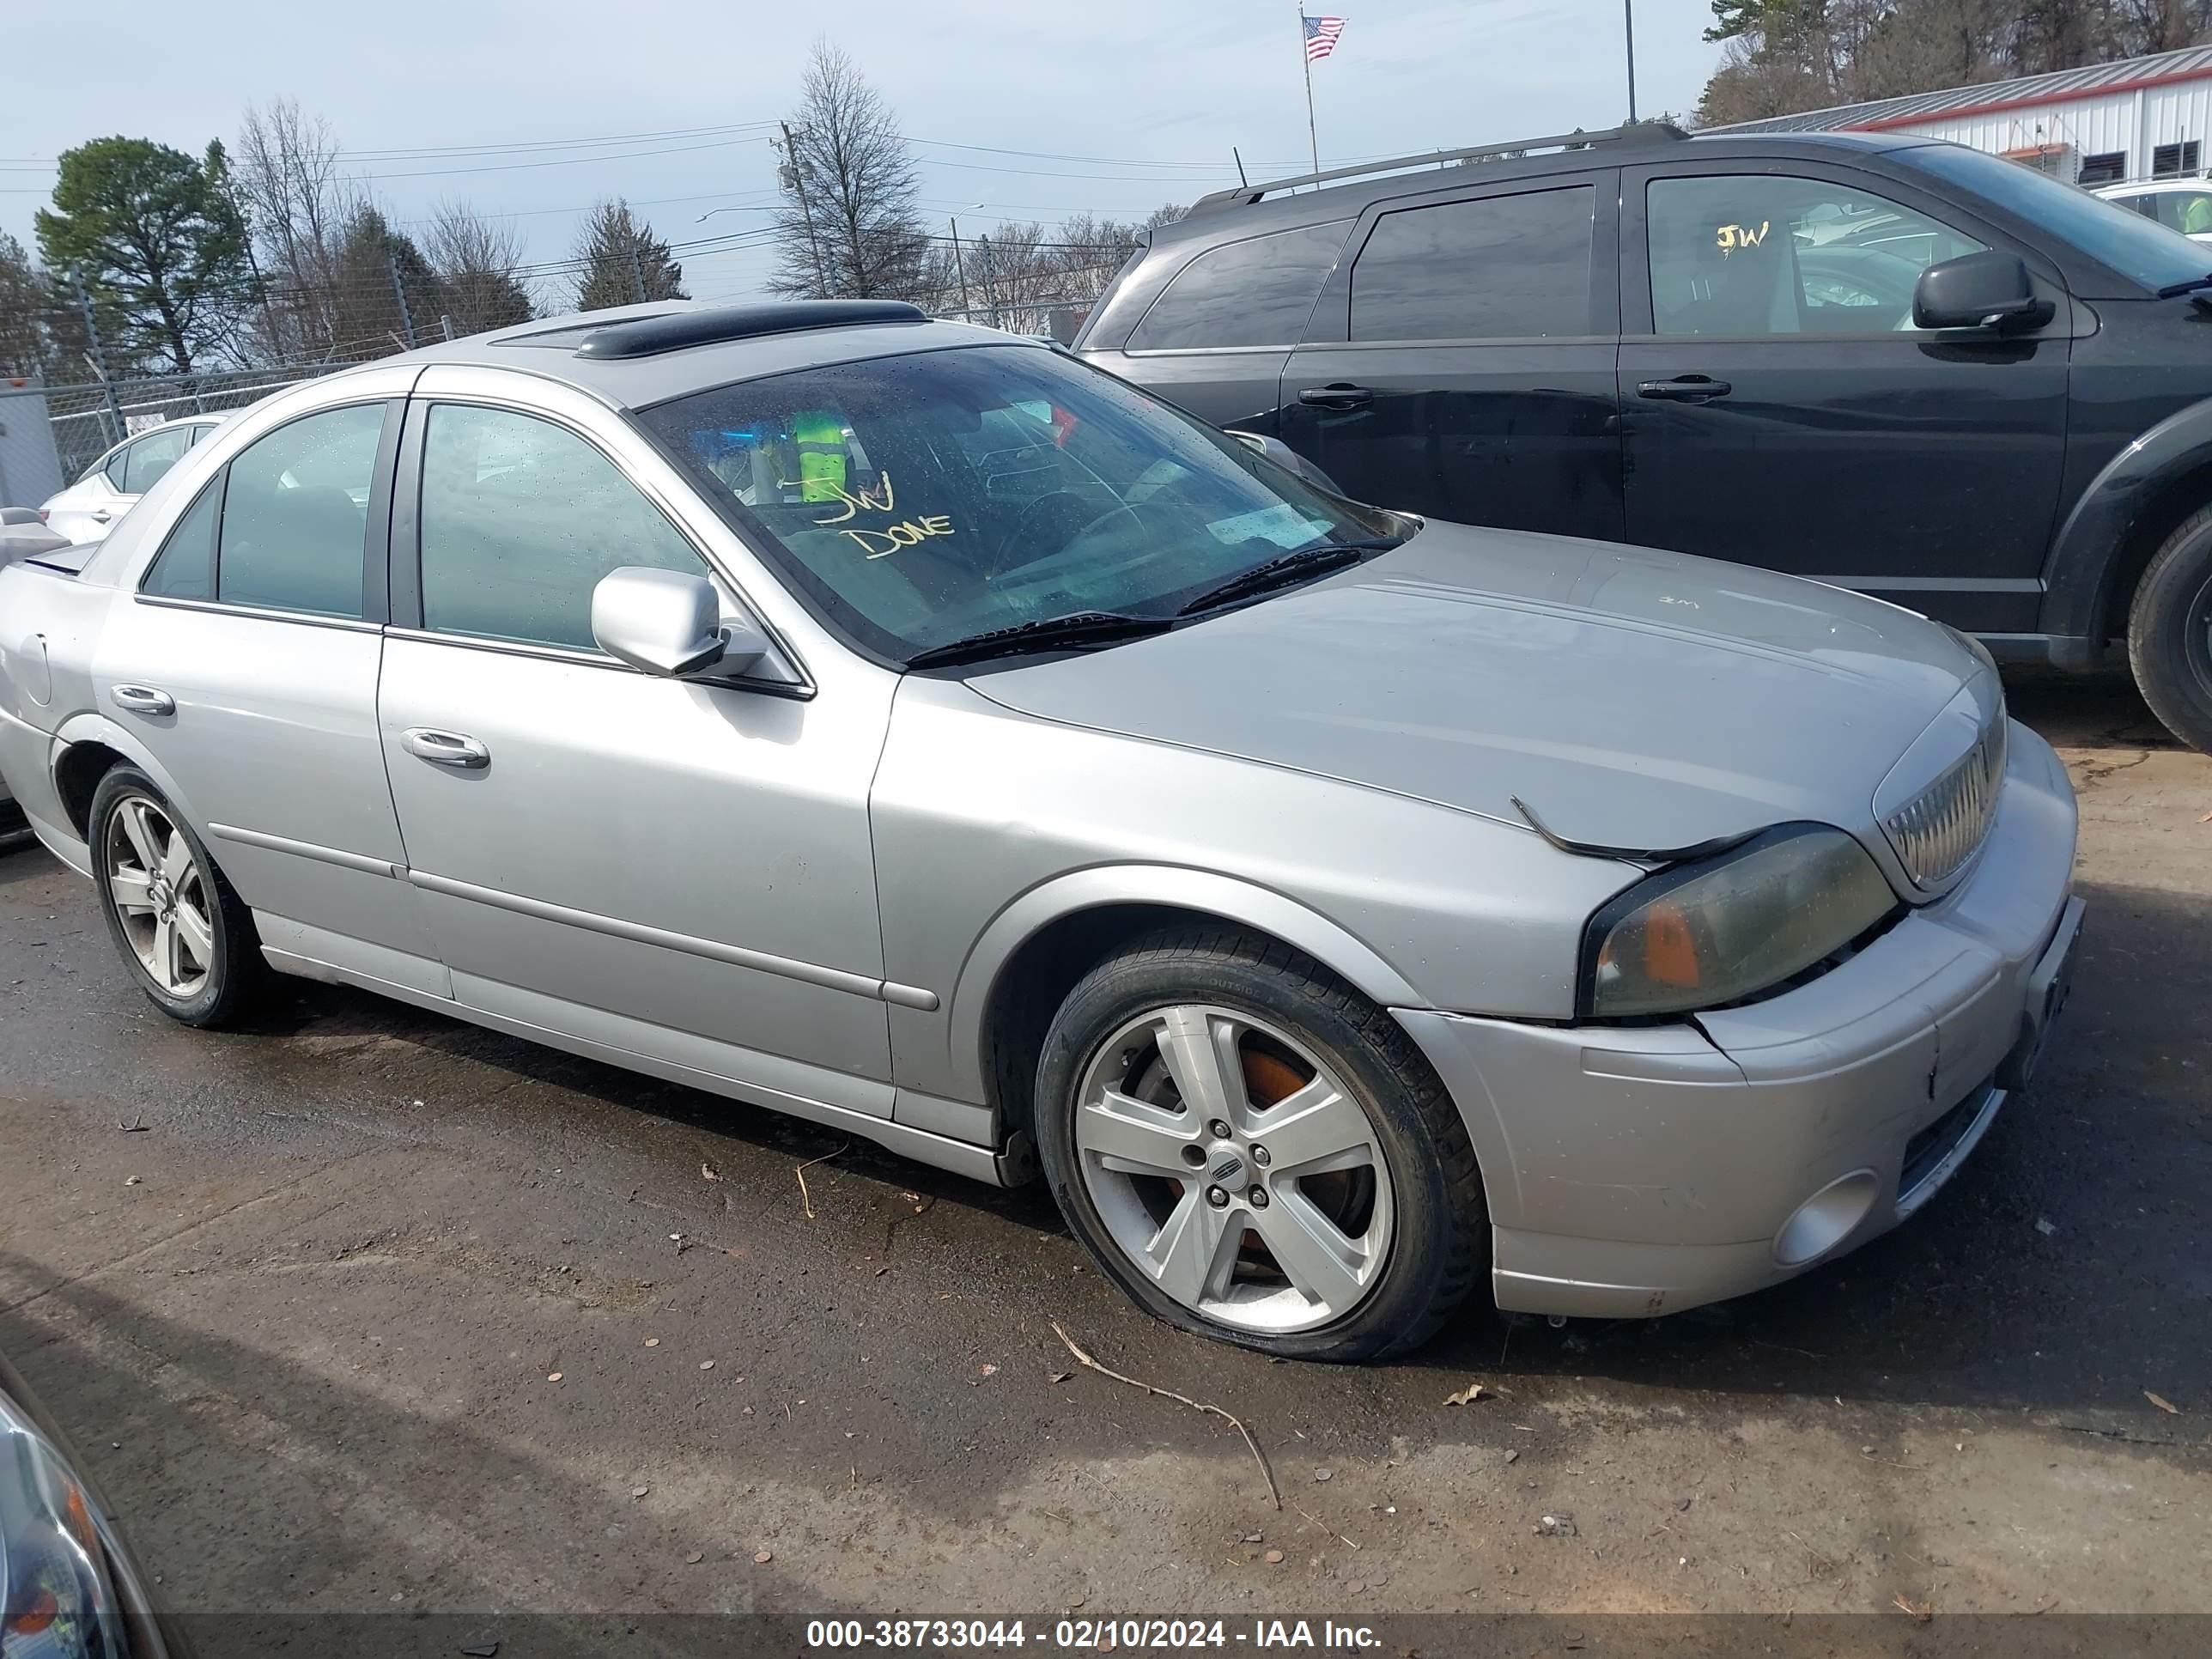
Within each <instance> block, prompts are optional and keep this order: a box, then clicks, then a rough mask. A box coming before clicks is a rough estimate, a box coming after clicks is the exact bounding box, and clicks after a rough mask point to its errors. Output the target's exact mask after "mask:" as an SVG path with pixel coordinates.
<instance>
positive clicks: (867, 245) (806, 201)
mask: <svg viewBox="0 0 2212 1659" xmlns="http://www.w3.org/2000/svg"><path fill="white" fill-rule="evenodd" d="M785 131H786V132H787V134H788V140H787V143H786V145H785V155H784V164H783V171H782V179H783V193H784V197H785V199H786V201H787V203H788V204H789V205H788V206H787V207H786V208H785V209H784V210H783V211H782V212H781V213H780V214H779V215H778V216H777V217H776V222H775V238H776V245H777V261H776V268H775V274H774V275H772V276H770V277H769V284H768V285H769V289H771V290H772V291H773V292H775V293H777V294H783V295H797V296H807V295H811V296H815V297H825V296H829V295H838V296H844V297H850V298H858V299H898V300H905V299H912V298H915V297H916V296H917V295H922V294H923V293H924V292H925V290H926V283H925V270H924V266H925V264H926V260H927V251H928V247H929V239H928V238H927V235H926V234H924V232H923V230H922V228H921V220H920V218H919V217H918V216H917V215H916V213H915V197H916V196H917V195H918V194H919V193H920V192H921V176H920V174H919V173H917V172H916V171H915V164H914V158H913V156H912V155H909V154H908V151H907V147H906V139H905V137H903V136H902V134H901V132H900V131H899V125H898V118H897V117H896V116H895V115H893V114H892V112H891V110H890V106H889V105H888V104H886V103H884V100H883V97H882V95H881V94H879V93H878V92H877V91H876V89H875V88H873V87H872V86H870V85H869V84H868V82H867V80H866V77H865V76H862V75H861V73H860V68H859V66H858V65H857V64H854V62H853V60H852V59H851V58H848V57H847V56H846V55H845V53H844V52H841V51H839V50H838V48H837V47H836V46H832V45H831V44H830V43H829V41H828V40H817V41H816V42H815V43H814V50H813V53H812V55H811V57H810V58H808V60H807V64H806V78H805V82H804V83H803V87H802V91H801V96H800V101H799V108H798V109H797V110H796V111H795V112H793V115H792V118H791V120H790V121H789V122H788V123H787V126H786V129H785Z"/></svg>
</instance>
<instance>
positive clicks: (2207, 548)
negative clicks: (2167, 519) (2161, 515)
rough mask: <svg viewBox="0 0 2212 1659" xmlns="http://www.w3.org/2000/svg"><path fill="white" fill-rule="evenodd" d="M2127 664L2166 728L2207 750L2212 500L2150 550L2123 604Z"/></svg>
mask: <svg viewBox="0 0 2212 1659" xmlns="http://www.w3.org/2000/svg"><path fill="white" fill-rule="evenodd" d="M2128 663H2129V665H2130V667H2131V668H2132V669H2133V670H2134V671H2135V678H2136V688H2137V689H2138V690H2141V691H2142V696H2143V701H2144V702H2147V703H2148V704H2149V705H2150V708H2151V712H2152V713H2153V714H2156V715H2157V716H2158V717H2159V719H2160V721H2162V722H2163V723H2164V724H2165V726H2166V730H2167V731H2169V732H2172V733H2173V735H2174V736H2176V737H2177V738H2180V739H2181V740H2182V741H2183V742H2184V743H2185V744H2189V745H2191V747H2192V748H2195V749H2199V750H2203V751H2204V752H2205V753H2207V754H2212V507H2206V508H2204V509H2203V511H2201V512H2199V513H2196V514H2195V515H2193V516H2192V517H2191V518H2190V519H2188V520H2185V521H2184V522H2183V524H2182V525H2181V526H2180V527H2179V528H2178V529H2177V530H2175V532H2173V534H2172V535H2171V536H2169V537H2167V538H2166V543H2165V544H2164V545H2163V546H2161V547H2160V549H2159V550H2158V551H2157V552H2156V553H2155V554H2154V555H2152V556H2151V562H2150V564H2149V566H2148V568H2146V569H2145V570H2144V572H2143V576H2142V583H2141V584H2140V585H2139V586H2137V587H2136V597H2135V603H2134V604H2133V605H2130V607H2129V610H2128Z"/></svg>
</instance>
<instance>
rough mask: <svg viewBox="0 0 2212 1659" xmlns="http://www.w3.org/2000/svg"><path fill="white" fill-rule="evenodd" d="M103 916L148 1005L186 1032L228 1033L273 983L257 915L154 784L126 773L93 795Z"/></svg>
mask: <svg viewBox="0 0 2212 1659" xmlns="http://www.w3.org/2000/svg"><path fill="white" fill-rule="evenodd" d="M90 825H91V830H92V834H91V848H92V855H93V880H94V886H95V888H97V889H98V890H99V894H100V913H101V915H104V916H106V918H107V931H108V934H109V936H110V937H111V938H112V939H114V941H115V948H116V949H117V951H119V952H120V953H121V954H122V957H123V961H124V963H125V966H126V967H128V968H129V969H131V974H132V975H133V976H134V977H135V978H136V979H137V981H138V987H139V989H141V990H143V992H145V994H146V996H147V999H148V1000H149V1001H151V1002H152V1003H153V1005H154V1006H155V1007H156V1008H159V1009H160V1010H161V1012H163V1013H165V1014H167V1016H168V1017H169V1018H171V1019H173V1020H176V1021H178V1022H179V1024H185V1025H196V1026H204V1025H220V1024H224V1023H225V1022H227V1021H228V1020H230V1019H233V1018H235V1017H236V1016H237V1015H238V1014H239V1013H240V1012H241V1011H242V1010H243V1009H244V1008H245V1007H246V1006H247V1004H248V1003H249V1002H250V1001H251V1000H252V996H253V994H255V993H256V992H258V990H259V989H260V988H261V986H262V984H263V982H264V979H265V977H266V975H267V971H268V970H267V968H266V966H265V964H264V962H263V960H262V956H261V940H260V939H259V937H258V935H257V934H256V933H255V932H254V927H253V915H252V912H251V911H250V910H248V909H247V908H246V904H245V902H244V901H242V900H241V899H240V897H239V896H238V895H237V894H236V893H234V892H233V891H232V890H231V886H230V883H229V882H228V881H227V880H225V879H224V878H223V873H222V871H221V870H219V869H217V868H216V863H215V860H213V859H211V858H210V857H209V856H208V850H207V848H206V847H205V846H204V845H203V844H202V842H201V841H200V838H199V837H198V836H197V835H195V834H194V833H193V832H192V829H191V825H190V824H188V823H185V818H184V815H183V814H182V813H181V812H179V811H177V809H176V808H175V807H173V806H172V805H170V804H169V802H168V800H167V798H166V797H164V796H163V795H162V793H161V790H160V789H159V788H157V787H155V783H154V781H153V780H152V779H151V778H149V777H148V776H147V775H145V774H144V773H143V772H142V771H140V770H139V769H137V767H135V766H118V767H115V768H113V769H112V770H110V771H109V772H108V773H107V775H106V776H105V777H103V778H101V779H100V787H99V788H98V789H96V790H94V792H93V797H92V812H91V817H90Z"/></svg>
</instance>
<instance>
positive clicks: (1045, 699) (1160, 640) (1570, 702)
mask: <svg viewBox="0 0 2212 1659" xmlns="http://www.w3.org/2000/svg"><path fill="white" fill-rule="evenodd" d="M1978 680H1986V681H1987V683H1988V689H1987V690H1986V691H1985V692H1984V693H1982V694H1981V695H1982V696H1983V698H1984V699H1986V700H1988V701H1989V702H1990V703H1991V704H1992V705H1993V702H1994V698H1995V696H1996V677H1995V674H1994V672H1993V671H1991V670H1990V668H1989V666H1988V665H1986V663H1984V661H1983V659H1981V658H1980V657H1979V656H1978V655H1977V654H1976V653H1974V652H1972V650H1971V649H1969V648H1968V647H1966V645H1964V644H1963V643H1962V642H1961V641H1959V640H1958V639H1957V638H1956V637H1954V635H1951V634H1950V633H1948V631H1947V630H1945V629H1941V628H1938V627H1936V625H1934V624H1932V623H1929V622H1927V621H1926V620H1924V619H1923V618H1922V617H1917V616H1916V615H1914V614H1913V613H1912V612H1911V611H1904V610H1900V609H1899V608H1898V607H1896V606H1893V605H1885V604H1883V603H1881V602H1880V601H1879V600H1875V599H1866V598H1864V597H1863V596H1861V595H1858V594H1856V593H1850V592H1844V591H1842V590H1840V589H1837V588H1832V587H1827V586H1822V585H1820V584H1818V583H1814V582H1808V581H1802V580H1798V579H1796V578H1794V577H1789V576H1781V575H1777V574H1772V573H1771V572H1767V571H1762V570H1753V569H1749V568H1745V567H1743V566H1740V565H1730V564H1722V563H1719V562H1715V561H1712V560H1709V559H1697V558H1691V557H1687V556H1683V555H1680V554H1674V553H1663V552H1656V551H1652V550H1648V549H1642V548H1629V547H1618V546H1613V545H1611V544H1606V543H1600V542H1585V541H1575V540H1571V539H1568V538H1563V537H1556V536H1540V535H1533V534H1528V533H1525V532H1517V531H1503V530H1478V529H1471V528H1468V527H1467V526H1459V525H1449V524H1442V523H1437V522H1434V521H1431V523H1430V524H1429V525H1428V526H1426V527H1425V529H1423V530H1422V532H1420V533H1419V535H1418V536H1416V537H1415V538H1413V540H1412V541H1410V542H1408V543H1407V544H1406V545H1405V546H1404V547H1402V548H1400V549H1398V550H1395V551H1394V552H1391V553H1387V554H1384V555H1383V556H1381V557H1378V558H1375V559H1371V560H1370V561H1368V562H1365V563H1364V564H1362V565H1359V566H1358V567H1356V568H1352V569H1350V570H1347V571H1345V572H1343V573H1342V574H1340V575H1337V576H1334V577H1331V578H1329V579H1328V580H1323V581H1321V582H1316V583H1314V584H1312V585H1310V586H1306V587H1303V588H1298V589H1295V590H1292V591H1291V592H1285V593H1282V594H1279V595H1277V596H1275V597H1273V598H1271V599H1264V600H1261V602H1259V603H1257V604H1254V605H1248V606H1245V607H1243V608H1242V609H1240V610H1236V611H1229V612H1227V613H1225V614H1224V615H1221V616H1218V617H1211V618H1208V619H1206V620H1205V621H1203V622H1200V623H1194V624H1192V625H1189V626H1187V627H1183V628H1179V629H1176V630H1175V631H1173V632H1172V633H1168V634H1163V635H1155V636H1152V637H1151V638H1148V639H1140V640H1136V641H1130V642H1129V643H1127V644H1125V645H1121V646H1117V647H1114V648H1112V649H1110V650H1103V651H1098V652H1094V653H1088V654H1085V655H1080V656H1068V657H1061V658H1057V659H1053V660H1050V661H1044V662H1036V663H1030V664H1027V665H1019V666H1015V667H1012V668H1007V669H1002V670H997V671H986V672H981V673H977V674H976V675H975V677H974V678H972V679H971V680H970V681H969V684H970V686H971V688H972V689H973V690H976V691H978V692H981V694H982V695H984V696H987V697H990V698H992V699H993V700H994V701H995V702H999V703H1000V704H1001V705H1003V706H1004V707H1006V708H1011V709H1015V710H1018V711H1019V712H1021V713H1024V714H1031V715H1036V716H1037V717H1040V718H1042V719H1046V720H1059V721H1064V722H1066V723H1069V724H1072V725H1077V726H1089V727H1092V728H1095V729H1098V730H1103V731H1110V732H1121V733H1123V734H1126V735H1127V736H1130V737H1135V738H1148V739H1152V740H1154V741H1158V742H1162V743H1171V744H1181V745H1184V746H1187V747H1190V748H1194V749H1203V750H1212V751H1215V752H1218V753H1220V754H1225V755H1233V756H1237V757H1240V758H1243V759H1246V760H1251V761H1256V762H1261V763H1267V764H1272V765H1278V766H1286V767H1293V768H1296V769H1299V770H1301V771H1304V772H1309V773H1312V774H1316V775H1322V776H1327V777H1333V778H1338V779H1341V780H1343V781H1346V782H1347V783H1353V784H1358V785H1362V786H1365V787H1371V788H1376V789H1383V790H1389V791H1391V792H1393V793H1397V794H1401V795H1405V796H1409V797H1413V798H1415V799H1424V800H1428V801H1432V802H1435V803H1437V804H1438V805H1445V806H1449V807H1453V808H1456V809H1459V810H1461V811H1469V812H1478V813H1481V814H1484V815H1486V816H1488V817H1495V818H1498V819H1502V820H1504V821H1506V822H1510V823H1516V824H1519V823H1527V821H1528V820H1527V817H1526V816H1525V815H1524V813H1523V812H1522V810H1521V809H1520V808H1519V807H1516V805H1514V801H1515V799H1516V798H1517V799H1519V800H1520V801H1521V802H1522V803H1524V804H1525V805H1526V806H1527V807H1528V809H1529V811H1533V812H1534V814H1535V815H1536V817H1539V818H1541V821H1542V823H1543V824H1544V826H1545V828H1546V829H1547V830H1549V831H1550V832H1551V833H1552V834H1553V835H1555V836H1559V837H1561V838H1564V839H1565V840H1568V841H1571V842H1577V843H1583V844H1587V845H1589V846H1593V847H1603V848H1626V849H1638V850H1640V851H1649V852H1653V853H1661V854H1663V853H1664V852H1668V851H1679V850H1680V849H1686V848H1692V847H1695V846H1697V845H1699V844H1700V843H1703V842H1711V841H1717V840H1726V839H1729V838H1731V837H1736V836H1744V835H1748V834H1752V833H1754V832H1756V831H1758V830H1759V829H1765V828H1766V827H1767V826H1769V825H1771V824H1774V823H1787V822H1790V821H1794V820H1801V819H1810V820H1814V821H1817V822H1821V823H1835V824H1838V825H1840V826H1841V827H1844V828H1846V829H1854V830H1855V831H1857V832H1860V833H1867V832H1870V831H1871V829H1872V803H1873V799H1874V795H1875V789H1876V787H1877V786H1878V785H1880V784H1881V781H1882V780H1883V778H1884V776H1885V775H1887V774H1888V773H1889V772H1890V770H1891V769H1892V768H1893V766H1894V765H1895V764H1896V763H1897V762H1898V760H1899V757H1900V756H1902V755H1903V754H1904V753H1905V750H1906V748H1907V747H1908V745H1910V744H1912V742H1913V739H1914V738H1916V737H1917V736H1919V735H1920V734H1921V733H1922V732H1923V731H1926V730H1927V729H1928V728H1929V726H1930V724H1931V722H1933V721H1934V720H1936V717H1937V716H1938V715H1939V714H1942V712H1943V710H1944V709H1945V708H1946V706H1947V705H1948V704H1950V703H1952V702H1954V701H1955V700H1957V699H1958V698H1959V697H1960V693H1961V691H1962V690H1963V689H1964V688H1966V686H1968V685H1969V684H1972V683H1974V682H1976V681H1978ZM1973 724H1974V723H1973V722H1971V721H1970V722H1967V732H1968V735H1967V737H1966V739H1965V741H1966V742H1971V740H1972V725H1973ZM1224 805H1225V809H1227V810H1233V805H1231V803H1227V802H1225V803H1224Z"/></svg>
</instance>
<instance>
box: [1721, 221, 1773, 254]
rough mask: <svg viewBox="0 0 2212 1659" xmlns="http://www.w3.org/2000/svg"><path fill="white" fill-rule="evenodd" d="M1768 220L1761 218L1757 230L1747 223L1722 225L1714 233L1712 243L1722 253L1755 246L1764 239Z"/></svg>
mask: <svg viewBox="0 0 2212 1659" xmlns="http://www.w3.org/2000/svg"><path fill="white" fill-rule="evenodd" d="M1769 223H1770V221H1768V220H1765V219H1761V220H1760V221H1759V228H1758V229H1757V230H1753V229H1752V228H1750V227H1749V226H1747V225H1723V226H1722V227H1721V228H1720V229H1719V230H1718V231H1717V232H1716V233H1715V235H1714V245H1715V246H1717V247H1718V248H1719V249H1720V251H1721V252H1722V253H1723V254H1724V255H1725V254H1729V253H1733V252H1735V251H1736V250H1737V249H1738V248H1740V247H1757V246H1759V244H1760V243H1761V242H1763V241H1765V240H1766V227H1767V225H1768V224H1769Z"/></svg>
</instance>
